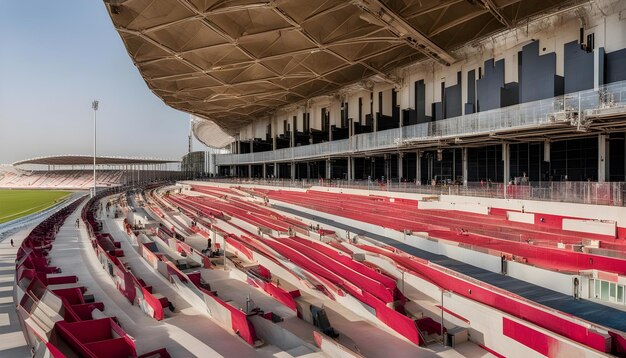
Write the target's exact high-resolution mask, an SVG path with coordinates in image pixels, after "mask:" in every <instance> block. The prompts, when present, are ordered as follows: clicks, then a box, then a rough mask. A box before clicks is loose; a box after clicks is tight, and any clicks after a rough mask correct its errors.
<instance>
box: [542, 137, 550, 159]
mask: <svg viewBox="0 0 626 358" xmlns="http://www.w3.org/2000/svg"><path fill="white" fill-rule="evenodd" d="M550 150H551V149H550V142H549V141H545V142H543V161H544V162H548V163H550Z"/></svg>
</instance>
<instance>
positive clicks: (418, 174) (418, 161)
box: [415, 150, 422, 185]
mask: <svg viewBox="0 0 626 358" xmlns="http://www.w3.org/2000/svg"><path fill="white" fill-rule="evenodd" d="M415 182H416V183H418V185H419V184H421V183H422V153H421V152H420V151H419V150H418V151H416V152H415Z"/></svg>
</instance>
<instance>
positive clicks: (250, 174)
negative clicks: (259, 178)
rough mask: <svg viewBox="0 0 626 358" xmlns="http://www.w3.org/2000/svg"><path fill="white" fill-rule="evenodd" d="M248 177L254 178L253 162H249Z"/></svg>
mask: <svg viewBox="0 0 626 358" xmlns="http://www.w3.org/2000/svg"><path fill="white" fill-rule="evenodd" d="M248 178H252V164H248Z"/></svg>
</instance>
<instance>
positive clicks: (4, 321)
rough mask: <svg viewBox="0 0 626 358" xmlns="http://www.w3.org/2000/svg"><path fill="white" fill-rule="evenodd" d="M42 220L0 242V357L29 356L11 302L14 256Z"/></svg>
mask: <svg viewBox="0 0 626 358" xmlns="http://www.w3.org/2000/svg"><path fill="white" fill-rule="evenodd" d="M42 220H43V219H40V220H37V221H36V222H34V223H32V224H30V225H28V226H27V227H26V228H24V229H21V230H20V231H18V232H16V233H14V234H12V235H10V236H8V237H6V238H5V239H4V240H2V241H1V242H0V357H6V358H25V357H30V356H31V353H30V349H29V348H28V346H27V345H26V339H24V333H22V327H21V326H20V322H19V321H18V318H17V312H16V311H15V302H14V301H13V282H14V280H15V255H16V254H17V249H18V248H19V246H20V245H21V244H22V240H24V238H26V236H28V234H29V233H30V232H31V231H32V230H33V228H34V227H35V226H37V224H39V222H41V221H42ZM11 239H13V243H14V245H15V246H14V247H11Z"/></svg>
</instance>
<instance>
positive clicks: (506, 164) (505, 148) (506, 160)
mask: <svg viewBox="0 0 626 358" xmlns="http://www.w3.org/2000/svg"><path fill="white" fill-rule="evenodd" d="M502 161H503V163H502V167H503V168H504V173H503V174H502V176H503V177H504V184H507V183H508V182H509V180H510V179H511V178H510V176H511V165H510V156H509V144H508V143H502Z"/></svg>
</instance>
